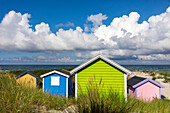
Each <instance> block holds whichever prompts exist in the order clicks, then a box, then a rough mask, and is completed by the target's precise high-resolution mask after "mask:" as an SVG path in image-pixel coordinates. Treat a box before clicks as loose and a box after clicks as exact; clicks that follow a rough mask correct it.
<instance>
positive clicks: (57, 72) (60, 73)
mask: <svg viewBox="0 0 170 113" xmlns="http://www.w3.org/2000/svg"><path fill="white" fill-rule="evenodd" d="M53 73H56V74H59V75H62V76H64V77H67V78H69V77H70V76H69V75H67V74H64V73H62V72H59V71H51V72H48V73H46V74H43V75H41V76H40V77H41V78H43V77H45V76H48V75H50V74H53Z"/></svg>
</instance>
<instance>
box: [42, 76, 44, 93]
mask: <svg viewBox="0 0 170 113" xmlns="http://www.w3.org/2000/svg"><path fill="white" fill-rule="evenodd" d="M42 86H43V92H44V78H43V85H42Z"/></svg>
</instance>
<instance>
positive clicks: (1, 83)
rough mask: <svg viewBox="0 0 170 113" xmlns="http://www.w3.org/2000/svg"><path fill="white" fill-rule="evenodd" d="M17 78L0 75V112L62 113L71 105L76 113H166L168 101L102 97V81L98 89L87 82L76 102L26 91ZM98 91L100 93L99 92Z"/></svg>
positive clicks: (113, 94) (36, 90) (169, 109)
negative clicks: (39, 112)
mask: <svg viewBox="0 0 170 113" xmlns="http://www.w3.org/2000/svg"><path fill="white" fill-rule="evenodd" d="M15 76H16V75H14V74H11V73H10V74H9V73H0V112H14V113H16V112H37V111H43V112H46V111H47V110H51V109H54V110H63V109H65V108H66V107H67V106H70V105H74V106H77V107H76V111H75V112H80V113H131V112H132V113H134V112H135V113H136V112H137V113H139V112H140V113H143V112H144V113H148V112H150V113H169V112H170V101H169V100H165V99H161V100H157V99H155V100H154V101H152V102H143V101H140V100H138V99H136V98H129V97H128V98H127V101H126V100H125V98H123V97H122V96H120V94H119V93H117V92H115V91H113V90H110V92H109V93H107V94H105V93H104V90H102V85H103V84H102V81H101V82H100V83H98V85H95V84H93V85H94V86H92V85H91V83H92V82H93V81H89V85H88V87H87V91H88V92H86V93H83V92H81V90H80V95H79V97H78V99H77V101H75V99H74V97H71V98H68V99H66V98H65V97H60V96H55V95H50V94H46V93H43V91H42V89H39V88H29V87H24V86H21V85H18V84H17V83H16V81H15V79H14V77H15ZM99 88H101V90H98V89H99Z"/></svg>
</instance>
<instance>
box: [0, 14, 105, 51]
mask: <svg viewBox="0 0 170 113" xmlns="http://www.w3.org/2000/svg"><path fill="white" fill-rule="evenodd" d="M30 17H31V15H29V14H27V13H26V14H24V15H22V14H21V13H16V12H15V11H10V12H9V13H8V14H7V15H6V16H5V17H4V18H3V20H2V22H1V23H0V40H1V41H0V49H1V50H5V51H28V52H36V51H61V50H77V49H79V50H81V49H82V50H84V49H100V48H101V47H102V46H104V45H103V44H102V42H100V41H99V40H98V39H97V37H96V36H95V35H94V34H86V33H84V32H83V29H81V28H80V27H78V26H77V27H76V29H75V30H73V29H69V30H66V31H65V30H63V29H59V31H58V32H56V34H54V33H52V32H51V31H50V27H49V25H48V24H46V23H44V22H41V23H40V24H37V25H36V26H35V31H34V30H33V29H32V28H31V25H29V18H30Z"/></svg>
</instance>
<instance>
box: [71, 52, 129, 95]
mask: <svg viewBox="0 0 170 113" xmlns="http://www.w3.org/2000/svg"><path fill="white" fill-rule="evenodd" d="M70 73H71V74H72V75H75V97H76V98H77V96H79V94H80V90H81V91H82V92H85V93H86V92H87V87H88V81H90V80H91V79H94V77H95V82H96V83H99V82H100V80H101V79H102V83H103V84H104V86H103V89H105V92H106V93H107V92H108V91H110V89H112V90H115V91H117V92H119V93H120V94H122V95H123V96H124V97H125V98H126V95H127V74H130V73H131V72H130V71H129V70H128V69H126V68H124V67H122V66H120V65H119V64H117V63H115V62H114V61H112V60H110V59H108V58H106V57H103V56H102V55H98V56H96V57H94V58H92V59H90V60H89V61H87V62H85V63H83V64H81V65H80V66H78V67H76V68H75V69H73V70H71V71H70Z"/></svg>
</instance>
